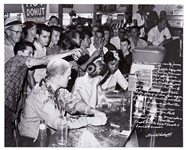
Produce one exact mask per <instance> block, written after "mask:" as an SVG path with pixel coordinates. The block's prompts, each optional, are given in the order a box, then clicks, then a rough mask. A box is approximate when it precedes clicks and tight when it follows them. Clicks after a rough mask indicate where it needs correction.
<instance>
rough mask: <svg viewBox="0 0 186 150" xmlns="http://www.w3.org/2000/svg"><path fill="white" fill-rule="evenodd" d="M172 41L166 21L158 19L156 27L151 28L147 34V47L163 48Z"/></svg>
mask: <svg viewBox="0 0 186 150" xmlns="http://www.w3.org/2000/svg"><path fill="white" fill-rule="evenodd" d="M171 40H172V37H171V34H170V31H169V29H168V28H167V20H166V19H165V18H160V19H159V20H158V25H157V26H155V27H153V28H152V29H151V30H150V31H149V33H148V38H147V41H148V43H147V44H148V45H149V46H150V45H154V46H163V45H164V44H166V43H168V42H170V41H171Z"/></svg>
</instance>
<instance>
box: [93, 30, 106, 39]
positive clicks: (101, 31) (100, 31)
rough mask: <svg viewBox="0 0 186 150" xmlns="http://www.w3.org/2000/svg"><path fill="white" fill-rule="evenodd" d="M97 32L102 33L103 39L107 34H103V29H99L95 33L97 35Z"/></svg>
mask: <svg viewBox="0 0 186 150" xmlns="http://www.w3.org/2000/svg"><path fill="white" fill-rule="evenodd" d="M97 32H99V33H101V34H102V35H103V37H104V35H105V33H104V32H103V30H102V29H98V30H97V31H96V32H95V34H96V33H97Z"/></svg>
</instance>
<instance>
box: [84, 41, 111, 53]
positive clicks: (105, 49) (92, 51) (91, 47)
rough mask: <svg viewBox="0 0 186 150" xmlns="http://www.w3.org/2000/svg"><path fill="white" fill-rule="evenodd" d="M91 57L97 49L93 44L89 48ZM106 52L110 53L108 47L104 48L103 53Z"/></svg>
mask: <svg viewBox="0 0 186 150" xmlns="http://www.w3.org/2000/svg"><path fill="white" fill-rule="evenodd" d="M87 50H88V52H89V55H90V56H91V55H92V54H93V53H94V52H95V51H96V50H97V49H96V48H95V47H94V45H93V43H91V44H90V47H89V48H87ZM106 52H108V49H107V48H106V47H104V46H103V53H104V54H105V53H106Z"/></svg>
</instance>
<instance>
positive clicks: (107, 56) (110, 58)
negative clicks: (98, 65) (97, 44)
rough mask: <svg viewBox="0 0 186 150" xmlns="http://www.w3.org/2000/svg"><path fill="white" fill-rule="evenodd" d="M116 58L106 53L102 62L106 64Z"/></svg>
mask: <svg viewBox="0 0 186 150" xmlns="http://www.w3.org/2000/svg"><path fill="white" fill-rule="evenodd" d="M115 59H116V58H115V57H114V54H113V53H112V52H111V51H108V52H107V53H106V54H105V55H104V59H103V61H104V62H105V63H106V64H108V62H110V61H113V60H115Z"/></svg>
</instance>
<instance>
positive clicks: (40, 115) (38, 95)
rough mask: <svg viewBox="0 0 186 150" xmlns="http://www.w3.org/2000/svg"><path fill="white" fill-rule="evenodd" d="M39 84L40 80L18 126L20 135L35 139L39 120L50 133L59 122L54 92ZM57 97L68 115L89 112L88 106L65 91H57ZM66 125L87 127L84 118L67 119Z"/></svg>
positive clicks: (29, 97) (26, 103)
mask: <svg viewBox="0 0 186 150" xmlns="http://www.w3.org/2000/svg"><path fill="white" fill-rule="evenodd" d="M41 83H42V80H41V82H40V83H37V84H36V85H35V86H34V88H33V89H32V91H31V92H30V94H29V95H28V97H27V100H26V102H25V106H24V109H23V111H22V113H21V118H20V123H19V126H18V128H19V134H20V135H23V136H27V137H31V138H37V135H38V132H39V124H40V120H45V123H46V125H47V126H48V127H50V129H51V130H52V131H54V130H53V129H57V124H58V123H59V122H60V121H61V120H60V118H59V116H60V112H59V109H58V108H57V106H56V103H55V93H56V92H55V91H54V90H53V89H52V88H49V86H46V85H45V84H41ZM40 85H41V86H40ZM58 97H59V99H60V100H62V101H64V102H65V111H66V112H67V113H69V114H74V113H79V114H88V112H90V111H91V110H90V109H91V108H90V107H89V106H87V105H86V104H85V103H84V102H83V101H82V100H80V99H77V98H76V97H75V96H73V95H72V94H71V93H70V92H69V91H68V90H66V89H62V88H61V89H59V96H58ZM67 124H68V126H69V127H70V128H80V127H83V126H86V125H87V119H86V118H85V117H79V118H78V119H73V118H69V119H68V120H67Z"/></svg>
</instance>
